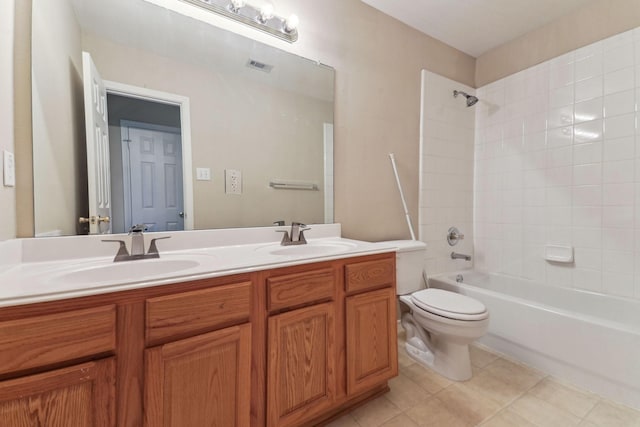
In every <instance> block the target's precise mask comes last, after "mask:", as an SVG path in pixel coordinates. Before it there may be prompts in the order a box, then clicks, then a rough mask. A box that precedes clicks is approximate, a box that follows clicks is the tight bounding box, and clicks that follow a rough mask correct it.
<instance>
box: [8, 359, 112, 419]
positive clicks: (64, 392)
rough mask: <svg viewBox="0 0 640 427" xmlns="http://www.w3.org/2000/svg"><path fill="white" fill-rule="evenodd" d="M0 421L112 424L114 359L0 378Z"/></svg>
mask: <svg viewBox="0 0 640 427" xmlns="http://www.w3.org/2000/svg"><path fill="white" fill-rule="evenodd" d="M0 424H1V425H2V426H6V427H40V426H47V427H113V426H115V361H114V359H113V358H109V359H105V360H100V361H97V362H89V363H83V364H81V365H76V366H72V367H70V368H63V369H57V370H55V371H50V372H45V373H42V374H36V375H30V376H27V377H23V378H18V379H14V380H7V381H2V382H0Z"/></svg>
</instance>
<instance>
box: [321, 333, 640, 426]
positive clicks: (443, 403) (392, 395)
mask: <svg viewBox="0 0 640 427" xmlns="http://www.w3.org/2000/svg"><path fill="white" fill-rule="evenodd" d="M398 346H399V352H400V353H399V359H400V360H399V376H398V377H397V379H393V380H391V381H390V387H391V391H390V392H389V393H386V394H385V395H383V396H381V397H379V398H378V399H375V400H374V401H372V402H369V403H367V404H365V405H364V406H362V407H360V408H357V409H355V410H354V411H352V412H350V413H349V414H347V415H345V416H343V417H342V418H340V419H338V420H336V421H334V422H332V423H331V424H329V427H428V426H445V427H457V426H464V427H466V426H469V427H473V426H477V427H518V426H534V427H550V426H556V425H557V426H560V427H564V426H566V425H575V426H586V427H595V426H601V427H609V426H611V427H623V426H630V427H639V426H640V411H636V410H634V409H632V408H628V407H625V406H623V405H620V404H618V403H615V402H612V401H609V400H607V399H605V398H603V397H601V396H598V395H596V394H595V393H592V392H590V391H586V390H582V389H580V388H578V387H576V386H573V385H571V384H568V383H566V382H563V381H561V380H558V379H556V378H554V377H553V376H551V375H548V374H546V373H544V372H541V371H538V370H537V369H534V368H531V367H528V366H526V365H525V364H523V363H522V362H519V361H517V360H512V359H511V358H509V357H506V356H504V355H501V354H497V353H494V352H492V351H490V350H488V349H484V348H481V347H473V348H472V351H471V357H472V369H473V377H472V379H471V380H469V381H464V382H455V381H450V380H448V379H446V378H444V377H442V376H440V375H438V374H437V373H435V372H434V371H432V370H431V369H429V368H426V367H424V366H422V365H421V364H419V363H417V362H416V361H414V360H413V359H411V358H409V356H408V355H407V354H406V352H405V349H404V341H403V339H402V335H401V336H400V337H399V339H398ZM406 380H408V381H410V383H406ZM483 381H484V382H483ZM403 384H404V386H405V388H411V389H414V390H413V391H414V394H413V395H412V394H411V391H412V390H409V394H410V396H406V395H403V393H402V391H403V390H402V385H403ZM416 387H417V388H416ZM425 387H431V391H430V390H428V389H427V388H425ZM496 387H497V388H496ZM416 393H424V396H420V397H416V396H415V394H416ZM545 393H546V394H545ZM545 396H546V397H545ZM397 399H405V400H406V399H409V401H408V402H407V405H408V406H406V407H405V405H401V406H402V407H404V409H402V408H401V407H400V406H398V404H396V403H394V400H396V401H397ZM465 399H466V400H465ZM563 399H564V400H563ZM536 405H537V406H536ZM572 405H573V406H572ZM418 413H421V414H422V415H420V416H418V415H417V414H418ZM412 415H413V417H412ZM465 417H466V418H465Z"/></svg>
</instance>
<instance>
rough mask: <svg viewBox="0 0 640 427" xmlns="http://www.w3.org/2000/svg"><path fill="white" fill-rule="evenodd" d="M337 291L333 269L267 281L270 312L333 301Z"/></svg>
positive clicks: (271, 278)
mask: <svg viewBox="0 0 640 427" xmlns="http://www.w3.org/2000/svg"><path fill="white" fill-rule="evenodd" d="M335 290H336V277H335V273H334V270H333V269H331V268H324V269H321V270H314V271H306V272H304V273H298V274H287V275H285V276H277V277H270V278H268V279H267V295H268V307H269V311H277V310H282V309H284V308H290V307H295V306H299V305H303V304H308V303H312V302H316V301H326V300H332V299H333V298H334V295H335Z"/></svg>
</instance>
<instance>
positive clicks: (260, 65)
mask: <svg viewBox="0 0 640 427" xmlns="http://www.w3.org/2000/svg"><path fill="white" fill-rule="evenodd" d="M247 67H249V68H253V69H255V70H260V71H263V72H265V73H270V72H271V70H273V65H269V64H265V63H264V62H259V61H256V60H255V59H249V61H247Z"/></svg>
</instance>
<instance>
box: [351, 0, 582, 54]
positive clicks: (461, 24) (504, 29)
mask: <svg viewBox="0 0 640 427" xmlns="http://www.w3.org/2000/svg"><path fill="white" fill-rule="evenodd" d="M362 1H363V2H364V3H367V4H369V5H371V6H373V7H375V8H376V9H378V10H380V11H382V12H384V13H386V14H387V15H390V16H392V17H394V18H396V19H398V20H400V21H402V22H404V23H405V24H407V25H409V26H411V27H413V28H415V29H417V30H419V31H421V32H423V33H425V34H427V35H429V36H431V37H433V38H436V39H438V40H440V41H442V42H444V43H446V44H448V45H450V46H453V47H455V48H456V49H458V50H461V51H463V52H465V53H467V54H469V55H471V56H473V57H476V58H477V57H478V56H480V55H482V54H483V53H485V52H487V51H489V50H491V49H493V48H494V47H497V46H500V45H501V44H503V43H506V42H508V41H510V40H513V39H515V38H517V37H519V36H521V35H523V34H526V33H528V32H529V31H531V30H534V29H536V28H539V27H542V26H544V25H545V24H547V23H549V22H552V21H554V20H555V19H557V18H559V17H561V16H563V15H566V14H568V13H570V12H572V11H574V10H576V9H579V8H580V7H582V6H585V5H586V4H588V3H591V2H593V1H594V0H362Z"/></svg>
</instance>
